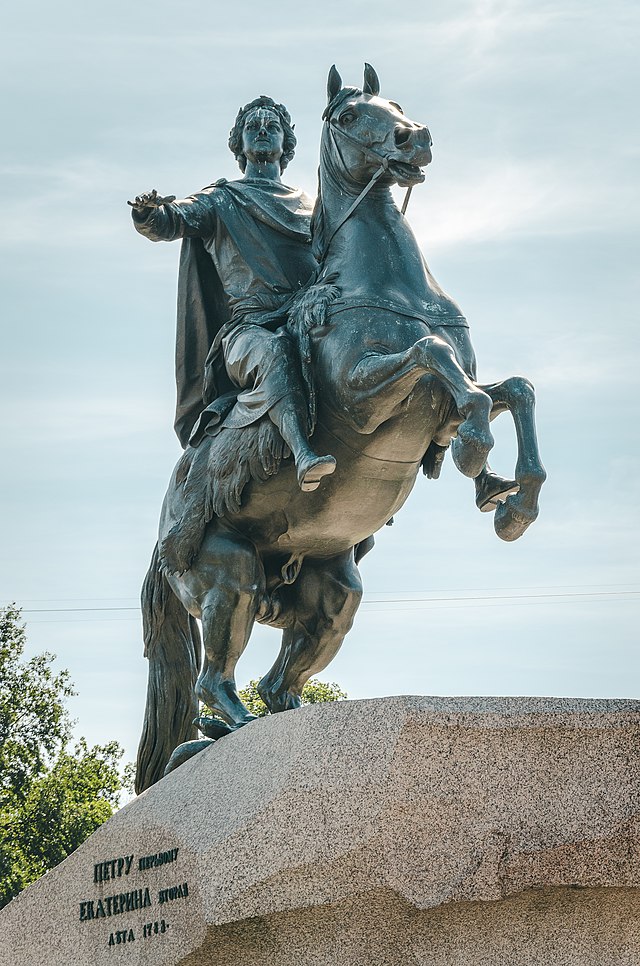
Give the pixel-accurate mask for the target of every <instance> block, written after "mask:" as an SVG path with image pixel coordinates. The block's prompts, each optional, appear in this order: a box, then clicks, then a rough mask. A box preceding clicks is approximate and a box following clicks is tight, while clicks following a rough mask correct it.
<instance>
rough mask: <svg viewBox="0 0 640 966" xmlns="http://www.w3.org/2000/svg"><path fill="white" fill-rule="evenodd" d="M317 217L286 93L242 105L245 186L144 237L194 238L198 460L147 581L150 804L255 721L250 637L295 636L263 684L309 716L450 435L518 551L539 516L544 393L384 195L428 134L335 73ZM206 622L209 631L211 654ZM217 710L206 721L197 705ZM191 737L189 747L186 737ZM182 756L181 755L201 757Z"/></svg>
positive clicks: (416, 158) (189, 281)
mask: <svg viewBox="0 0 640 966" xmlns="http://www.w3.org/2000/svg"><path fill="white" fill-rule="evenodd" d="M323 120H324V125H323V132H322V141H321V155H320V173H319V190H318V198H317V200H316V203H315V206H314V207H312V202H311V201H310V199H309V198H308V197H307V196H305V195H304V194H303V193H302V192H299V191H296V190H295V189H293V188H289V187H287V186H285V185H283V184H282V181H281V177H280V176H281V173H282V171H283V170H284V167H285V166H286V164H287V163H288V161H289V160H290V159H291V157H292V156H293V150H294V147H295V138H294V136H293V131H292V127H291V121H290V118H289V115H288V113H287V111H286V109H285V108H284V107H283V106H282V105H278V104H275V102H274V101H272V100H271V99H270V98H266V97H261V98H257V99H256V100H255V101H253V102H252V103H251V104H249V105H247V106H246V107H245V108H242V109H241V111H240V113H239V114H238V118H237V120H236V124H235V125H234V128H233V129H232V132H231V137H230V142H229V143H230V147H231V149H232V150H233V151H234V154H235V155H236V157H237V158H238V160H239V162H240V167H241V169H242V171H243V173H244V177H243V178H242V179H241V180H239V181H235V182H216V183H215V184H214V185H211V186H209V187H208V188H206V189H204V190H203V191H202V192H199V193H197V194H195V195H192V196H191V197H190V198H187V199H185V200H183V201H176V199H175V198H173V197H168V198H162V197H160V196H158V195H157V193H156V192H155V191H153V192H147V193H145V194H143V195H139V196H138V197H137V198H136V200H135V202H132V203H131V204H132V206H133V218H134V222H135V225H136V228H137V229H138V231H140V232H141V233H142V234H144V235H146V236H147V237H149V238H151V239H152V240H161V239H164V240H172V239H177V238H182V239H183V255H182V259H181V276H180V284H179V325H178V343H177V360H176V361H177V376H178V411H177V418H176V429H177V431H178V435H179V436H180V439H181V441H182V443H183V445H184V446H185V452H184V454H183V456H182V458H181V460H180V461H179V463H178V465H177V467H176V469H175V471H174V474H173V476H172V479H171V482H170V485H169V489H168V491H167V495H166V498H165V502H164V506H163V510H162V515H161V521H160V530H159V541H158V546H157V547H156V549H155V551H154V554H153V559H152V563H151V567H150V570H149V573H148V575H147V578H146V581H145V585H144V588H143V613H144V622H145V644H146V654H147V656H148V658H149V662H150V670H149V690H148V696H147V710H146V716H145V724H144V731H143V735H142V739H141V743H140V750H139V757H138V777H137V785H138V790H142V789H144V788H147V787H148V786H149V785H151V784H153V783H154V782H155V781H157V780H158V779H159V778H160V777H161V776H162V774H163V772H164V770H165V768H166V767H167V763H168V762H169V759H170V758H171V756H172V754H173V758H171V762H170V763H169V767H170V768H171V767H174V766H175V765H177V764H179V763H180V762H181V761H183V760H185V758H187V757H189V756H190V755H191V754H194V753H196V752H197V751H199V750H200V749H201V748H203V747H206V745H207V744H208V743H210V742H211V740H214V739H215V738H217V737H219V736H220V735H222V734H225V733H228V731H229V730H234V729H236V728H238V727H241V726H242V725H244V724H246V723H247V722H248V721H250V720H252V716H251V715H250V714H249V712H248V710H247V708H246V707H245V706H244V705H243V703H242V702H241V700H240V698H239V696H238V693H237V690H236V685H235V678H234V672H235V667H236V664H237V661H238V659H239V657H240V655H241V654H242V652H243V650H244V648H245V647H246V644H247V642H248V639H249V635H250V633H251V629H252V627H253V624H254V622H255V621H256V620H257V621H261V622H263V623H268V624H271V625H273V626H276V627H279V628H282V631H283V634H282V647H281V651H280V654H279V656H278V659H277V660H276V663H275V664H274V666H273V667H272V669H271V670H270V671H269V672H268V673H267V674H266V675H265V677H264V678H263V679H262V681H261V683H260V693H261V695H262V697H263V698H264V700H265V702H266V704H267V706H268V707H269V709H270V711H272V712H277V711H284V710H287V709H290V708H295V707H298V706H299V705H300V694H301V691H302V688H303V686H304V684H305V683H306V681H307V680H308V679H309V678H310V677H311V676H312V675H313V674H316V673H318V672H319V671H321V670H322V669H323V668H325V667H326V666H327V665H328V664H329V662H330V661H331V660H332V658H333V657H334V656H335V654H336V653H337V651H338V649H339V648H340V646H341V644H342V641H343V640H344V637H345V635H346V633H347V631H348V630H349V628H350V627H351V624H352V622H353V619H354V616H355V613H356V611H357V608H358V604H359V602H360V598H361V594H362V585H361V581H360V575H359V572H358V560H359V559H360V558H361V556H362V555H363V553H366V552H367V551H368V550H370V549H371V546H372V544H373V539H372V535H373V534H374V533H375V532H376V531H377V530H378V529H379V528H380V527H382V526H384V524H385V523H387V522H388V521H389V520H390V518H391V517H392V516H393V514H394V513H396V512H397V511H398V510H399V509H400V508H401V507H402V505H403V503H404V502H405V500H406V499H407V496H408V495H409V493H410V491H411V489H412V487H413V485H414V482H415V480H416V477H417V475H418V472H419V470H420V468H421V466H422V468H423V470H424V472H425V474H426V475H427V476H429V477H432V478H435V477H437V476H438V474H439V472H440V467H441V463H442V459H443V457H444V454H445V452H446V449H447V447H448V446H449V444H450V443H452V446H451V449H452V455H453V459H454V462H455V464H456V466H457V468H458V469H459V470H460V471H461V472H462V473H463V474H464V475H466V476H468V477H470V478H472V479H474V480H475V481H476V502H477V503H478V506H479V507H480V508H481V509H483V510H495V517H494V521H495V530H496V532H497V534H498V536H500V537H501V538H502V539H504V540H507V541H512V540H515V539H517V538H518V537H520V536H521V535H522V534H523V533H524V531H525V530H526V529H527V527H528V526H529V525H530V524H531V523H532V522H533V521H534V520H535V518H536V516H537V514H538V494H539V491H540V487H541V486H542V483H543V482H544V478H545V473H544V469H543V466H542V463H541V461H540V456H539V453H538V447H537V442H536V432H535V422H534V392H533V388H532V386H531V384H530V383H529V382H528V380H526V379H524V378H522V377H511V378H509V379H506V380H505V381H504V382H500V383H496V384H492V385H482V384H479V383H478V381H477V378H476V363H475V356H474V353H473V349H472V346H471V342H470V338H469V329H468V325H467V322H466V319H465V317H464V315H463V314H462V311H461V309H460V308H459V306H458V305H457V304H456V303H455V302H454V301H453V299H452V298H450V296H448V295H447V294H446V293H445V292H444V291H443V290H442V289H441V287H440V286H439V285H438V283H437V282H436V280H435V279H434V277H433V275H432V274H431V272H430V271H429V269H428V267H427V265H426V262H425V260H424V257H423V255H422V253H421V251H420V248H419V246H418V243H417V241H416V238H415V236H414V234H413V232H412V230H411V227H410V225H409V223H408V221H407V219H406V217H405V215H404V214H403V213H402V212H401V211H400V210H399V208H398V207H397V205H396V204H395V201H394V200H393V198H392V195H391V191H390V188H391V186H392V185H393V184H400V185H403V186H405V187H407V188H411V187H412V186H414V185H416V184H418V183H420V182H421V181H422V180H423V179H424V173H423V170H422V169H423V168H424V167H425V166H426V165H427V164H429V163H430V161H431V147H432V143H431V135H430V132H429V130H428V128H427V127H426V126H425V125H423V124H418V123H415V122H413V121H411V120H410V119H409V118H408V117H407V116H406V115H405V114H404V113H403V112H402V109H401V108H400V107H399V105H398V104H396V103H395V102H394V101H389V100H386V99H384V98H382V97H380V94H379V81H378V78H377V75H376V73H375V71H374V70H373V68H371V67H369V65H367V66H366V68H365V76H364V83H363V86H362V88H355V87H344V86H343V85H342V81H341V79H340V76H339V74H338V72H337V71H336V69H335V68H332V70H331V72H330V74H329V83H328V103H327V107H326V110H325V113H324V118H323ZM506 410H508V411H510V412H511V414H512V417H513V420H514V424H515V429H516V435H517V441H518V459H517V464H516V468H515V475H514V480H502V479H500V478H499V477H497V476H496V475H495V474H493V473H492V472H491V470H490V468H489V466H488V464H487V457H488V454H489V452H490V450H491V447H492V445H493V438H492V435H491V431H490V427H489V423H490V420H491V419H492V418H493V417H494V416H495V415H497V414H498V413H500V412H504V411H506ZM196 619H199V620H201V622H202V637H203V640H202V644H203V645H204V655H203V656H202V658H201V649H202V645H201V642H200V632H199V628H198V625H197V623H196ZM199 701H203V702H205V703H206V704H207V705H208V707H209V708H211V709H212V710H213V711H214V713H215V715H216V716H218V717H216V718H209V719H203V718H198V724H199V727H200V730H201V732H203V734H204V735H205V736H206V737H205V738H203V739H200V740H197V741H195V740H194V739H195V736H196V732H195V730H194V723H193V722H194V720H195V719H196V718H197V716H198V707H199V705H198V702H199ZM190 741H193V744H188V742H190ZM185 743H187V744H185Z"/></svg>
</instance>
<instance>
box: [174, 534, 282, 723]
mask: <svg viewBox="0 0 640 966" xmlns="http://www.w3.org/2000/svg"><path fill="white" fill-rule="evenodd" d="M169 579H170V580H171V582H172V584H175V585H177V590H179V592H180V595H181V597H182V599H183V601H184V602H185V604H186V605H187V606H189V609H190V611H191V612H192V613H194V614H195V615H196V616H198V617H200V619H201V620H202V637H203V644H204V652H205V657H204V662H203V666H202V670H201V672H200V675H199V677H198V679H197V681H196V684H195V693H196V696H197V698H199V700H200V701H203V702H204V703H205V704H206V705H207V706H208V707H209V708H210V709H211V710H212V711H213V712H215V713H216V714H218V715H220V717H221V718H224V720H225V721H227V722H228V723H229V724H230V725H232V727H237V726H240V725H243V724H246V723H247V722H248V721H251V720H252V719H253V717H254V716H253V715H251V714H250V713H249V711H248V709H247V708H246V707H245V705H244V704H243V703H242V701H241V700H240V697H239V695H238V691H237V689H236V682H235V669H236V664H237V663H238V660H239V658H240V656H241V654H242V652H243V651H244V649H245V647H246V646H247V642H248V640H249V635H250V634H251V629H252V627H253V623H254V621H255V617H256V612H257V610H258V607H259V605H260V602H261V600H262V598H263V596H264V592H265V577H264V571H263V568H262V563H261V561H260V558H259V556H258V554H257V551H256V549H255V547H254V545H253V544H252V543H251V541H250V540H247V539H245V538H244V537H241V536H240V535H239V534H235V533H234V534H229V533H220V532H217V533H215V532H214V533H213V534H208V535H207V537H206V538H205V542H204V543H203V545H202V548H201V550H200V553H199V555H198V557H197V559H196V561H195V562H194V564H193V565H192V567H191V569H190V570H188V571H187V572H186V573H185V574H184V575H183V576H181V577H171V578H169Z"/></svg>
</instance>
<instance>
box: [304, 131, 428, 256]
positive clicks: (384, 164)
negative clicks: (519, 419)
mask: <svg viewBox="0 0 640 966" xmlns="http://www.w3.org/2000/svg"><path fill="white" fill-rule="evenodd" d="M326 123H327V124H328V125H329V130H330V131H331V136H332V137H333V138H335V132H336V131H337V132H338V133H339V134H340V135H341V136H342V137H343V138H346V139H347V141H351V142H352V144H355V145H357V146H358V147H359V148H360V149H361V150H362V151H364V153H365V155H367V154H369V155H373V156H374V158H376V160H378V161H379V162H380V167H379V168H378V169H377V170H376V171H374V173H373V175H372V176H371V179H370V181H369V183H368V184H367V185H365V187H364V188H363V189H362V191H361V192H360V194H359V195H358V197H357V198H356V200H355V201H354V202H353V204H352V205H350V207H349V208H348V209H347V211H346V213H345V214H344V215H343V216H342V218H341V219H340V220H339V222H338V224H337V225H336V226H335V228H334V229H333V231H332V232H331V234H330V235H329V238H328V239H327V241H326V242H325V245H324V250H323V252H322V257H321V259H320V261H321V262H323V261H324V260H325V258H326V257H327V252H328V251H329V246H330V245H331V242H332V241H333V239H334V238H335V236H336V235H337V233H338V232H339V230H340V229H341V228H342V226H343V225H344V223H345V222H346V221H348V220H349V218H350V217H351V215H352V214H353V213H354V211H355V210H356V208H357V207H358V205H359V204H360V202H361V201H363V200H364V199H365V198H366V196H367V195H368V194H369V192H370V191H371V189H372V188H373V186H374V184H375V183H376V181H378V179H379V178H381V177H382V175H383V174H384V173H385V172H386V171H388V169H389V159H388V158H386V157H385V156H384V155H383V154H381V153H380V152H379V151H376V149H375V148H372V147H371V146H370V145H369V146H367V145H365V144H362V142H361V141H358V139H357V138H354V137H352V136H351V135H350V134H347V132H346V131H341V130H339V129H338V128H337V127H336V126H335V125H334V124H332V122H331V120H329V119H328V120H327V121H326ZM338 150H339V149H338ZM341 157H342V156H341ZM411 191H412V188H407V193H406V195H405V198H404V202H403V204H402V214H403V215H404V214H405V213H406V210H407V206H408V204H409V198H410V197H411Z"/></svg>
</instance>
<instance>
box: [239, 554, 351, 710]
mask: <svg viewBox="0 0 640 966" xmlns="http://www.w3.org/2000/svg"><path fill="white" fill-rule="evenodd" d="M287 597H288V600H290V601H291V608H292V619H291V623H290V624H289V626H288V627H287V628H286V630H285V631H284V633H283V635H282V647H281V650H280V654H279V655H278V659H277V661H276V663H275V664H274V666H273V667H272V668H271V670H270V671H269V672H268V674H266V675H265V677H263V679H262V681H261V682H260V684H259V686H258V690H259V692H260V695H261V697H262V699H263V701H264V702H265V704H266V705H267V707H268V708H269V710H270V711H272V712H275V711H288V710H290V709H291V708H297V707H299V706H300V704H301V697H300V696H301V694H302V689H303V687H304V685H305V684H306V683H307V681H308V680H309V678H310V677H312V676H313V675H314V674H317V673H318V672H319V671H322V670H323V669H324V668H325V667H326V666H327V665H328V664H329V662H330V661H332V660H333V658H334V657H335V655H336V654H337V652H338V650H339V649H340V645H341V644H342V642H343V640H344V638H345V635H346V634H347V632H348V631H349V630H350V628H351V625H352V623H353V619H354V617H355V614H356V611H357V609H358V605H359V603H360V600H361V598H362V583H361V581H360V574H359V571H358V568H357V566H356V564H355V562H354V557H353V550H348V551H347V552H346V553H344V554H340V555H339V556H337V557H332V558H331V559H329V560H322V561H317V560H310V559H309V558H307V559H306V560H305V561H304V563H303V565H302V569H301V571H300V575H299V577H298V579H297V580H296V582H295V583H294V584H293V585H292V586H291V587H290V588H287ZM285 606H286V603H285Z"/></svg>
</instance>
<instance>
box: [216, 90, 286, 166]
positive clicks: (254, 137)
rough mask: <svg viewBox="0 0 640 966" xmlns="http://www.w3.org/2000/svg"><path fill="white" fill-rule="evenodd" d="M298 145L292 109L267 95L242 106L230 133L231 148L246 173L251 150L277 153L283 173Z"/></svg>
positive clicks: (276, 157)
mask: <svg viewBox="0 0 640 966" xmlns="http://www.w3.org/2000/svg"><path fill="white" fill-rule="evenodd" d="M261 142H262V143H261ZM295 147H296V137H295V134H294V133H293V125H292V123H291V117H290V116H289V112H288V111H287V109H286V107H285V106H284V104H276V102H275V101H274V100H273V99H272V98H271V97H266V96H265V95H264V94H263V95H262V96H261V97H256V99H255V100H254V101H251V103H250V104H245V106H244V107H241V108H240V110H239V111H238V116H237V117H236V121H235V124H234V125H233V127H232V128H231V131H230V133H229V148H230V149H231V151H232V152H233V154H234V155H235V158H236V161H237V162H238V164H239V165H240V170H241V171H242V172H243V173H244V171H245V169H246V167H247V150H252V149H253V150H257V151H260V150H264V152H265V153H267V152H269V153H273V159H274V160H279V161H280V172H281V173H282V172H283V171H284V169H285V168H286V166H287V165H288V163H289V161H291V159H292V157H293V155H294V154H295Z"/></svg>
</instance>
